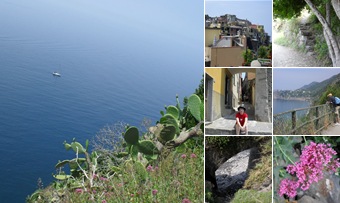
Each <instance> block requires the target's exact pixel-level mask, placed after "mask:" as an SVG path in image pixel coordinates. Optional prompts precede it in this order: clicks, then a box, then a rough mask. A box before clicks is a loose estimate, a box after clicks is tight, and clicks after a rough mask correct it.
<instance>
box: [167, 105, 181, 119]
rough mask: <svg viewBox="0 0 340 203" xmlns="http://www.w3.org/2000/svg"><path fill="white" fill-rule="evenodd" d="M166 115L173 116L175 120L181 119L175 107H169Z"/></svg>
mask: <svg viewBox="0 0 340 203" xmlns="http://www.w3.org/2000/svg"><path fill="white" fill-rule="evenodd" d="M166 113H167V114H170V115H172V116H173V117H174V118H175V119H178V117H179V111H178V109H177V107H175V106H168V107H167V108H166Z"/></svg>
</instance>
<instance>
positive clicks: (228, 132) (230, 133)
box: [204, 128, 272, 135]
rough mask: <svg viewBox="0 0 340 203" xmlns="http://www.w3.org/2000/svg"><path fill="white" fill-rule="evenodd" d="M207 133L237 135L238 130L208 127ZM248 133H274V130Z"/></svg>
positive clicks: (249, 133) (249, 132) (250, 133)
mask: <svg viewBox="0 0 340 203" xmlns="http://www.w3.org/2000/svg"><path fill="white" fill-rule="evenodd" d="M204 134H205V135H236V130H228V129H213V128H206V129H205V132H204ZM248 135H272V132H266V131H262V132H255V131H248Z"/></svg>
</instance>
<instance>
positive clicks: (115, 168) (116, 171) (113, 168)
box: [111, 166, 122, 173]
mask: <svg viewBox="0 0 340 203" xmlns="http://www.w3.org/2000/svg"><path fill="white" fill-rule="evenodd" d="M111 170H112V171H113V172H115V173H118V172H120V171H121V170H122V169H121V168H119V167H117V166H111Z"/></svg>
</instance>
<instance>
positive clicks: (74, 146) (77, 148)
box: [65, 141, 86, 154]
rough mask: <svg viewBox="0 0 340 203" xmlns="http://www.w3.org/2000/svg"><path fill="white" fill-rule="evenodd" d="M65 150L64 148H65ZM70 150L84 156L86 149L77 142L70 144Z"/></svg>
mask: <svg viewBox="0 0 340 203" xmlns="http://www.w3.org/2000/svg"><path fill="white" fill-rule="evenodd" d="M65 148H66V146H65ZM71 148H72V149H73V151H74V152H76V153H77V152H78V153H79V154H84V153H85V152H86V149H85V148H84V147H83V145H81V144H80V143H79V142H75V141H74V142H72V143H71Z"/></svg>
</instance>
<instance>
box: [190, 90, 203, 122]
mask: <svg viewBox="0 0 340 203" xmlns="http://www.w3.org/2000/svg"><path fill="white" fill-rule="evenodd" d="M188 107H189V111H190V113H191V114H192V115H193V116H194V118H195V119H196V120H197V121H201V120H202V118H201V99H200V98H199V97H198V96H197V95H195V94H192V95H191V96H190V97H189V100H188Z"/></svg>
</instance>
